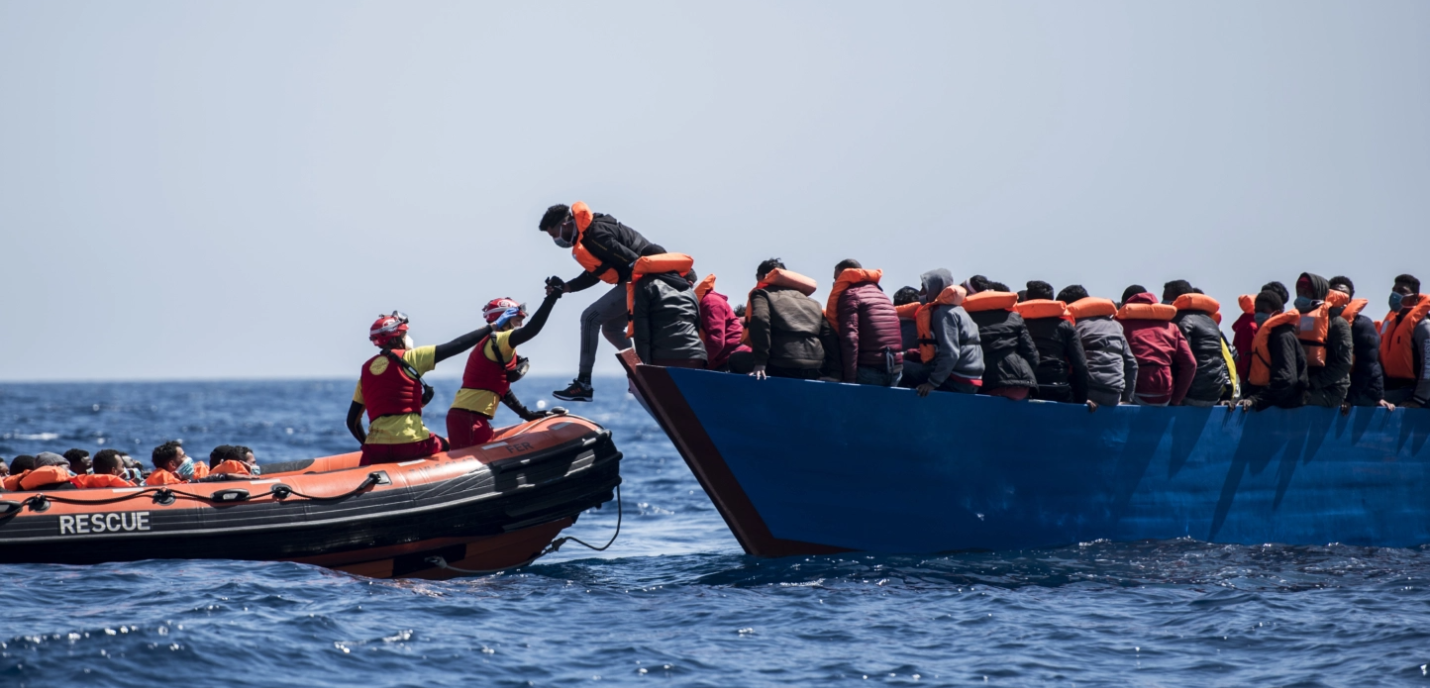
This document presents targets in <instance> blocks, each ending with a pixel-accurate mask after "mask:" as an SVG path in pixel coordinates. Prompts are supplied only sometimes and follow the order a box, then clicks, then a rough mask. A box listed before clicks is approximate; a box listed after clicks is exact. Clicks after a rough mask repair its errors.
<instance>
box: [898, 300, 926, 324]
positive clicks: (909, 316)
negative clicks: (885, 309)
mask: <svg viewBox="0 0 1430 688" xmlns="http://www.w3.org/2000/svg"><path fill="white" fill-rule="evenodd" d="M922 306H923V304H921V303H919V302H918V301H914V302H913V303H906V304H904V305H902V306H894V314H895V315H897V316H899V319H900V320H913V319H914V318H915V317H916V316H917V315H918V313H919V308H920V307H922Z"/></svg>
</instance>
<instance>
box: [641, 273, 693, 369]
mask: <svg viewBox="0 0 1430 688" xmlns="http://www.w3.org/2000/svg"><path fill="white" fill-rule="evenodd" d="M699 320H700V305H699V304H698V303H696V301H695V289H694V287H692V286H691V285H690V282H688V281H686V279H685V278H684V277H682V276H680V275H677V274H675V273H673V272H666V273H661V274H657V275H646V276H645V277H643V278H641V280H640V281H639V282H637V283H636V289H635V299H634V303H633V304H632V308H631V322H632V324H633V325H634V330H635V336H634V338H633V339H634V340H635V348H636V355H637V356H640V359H641V360H642V361H645V362H646V363H653V362H655V361H661V360H701V361H704V360H706V353H705V343H704V342H702V341H701V340H700V330H699V326H698V324H697V323H698V322H699Z"/></svg>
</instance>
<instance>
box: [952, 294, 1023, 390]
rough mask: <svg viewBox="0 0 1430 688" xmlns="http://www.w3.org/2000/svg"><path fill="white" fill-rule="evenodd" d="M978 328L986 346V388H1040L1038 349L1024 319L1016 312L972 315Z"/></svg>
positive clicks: (1000, 311) (984, 346) (992, 312)
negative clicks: (1037, 373) (1037, 372)
mask: <svg viewBox="0 0 1430 688" xmlns="http://www.w3.org/2000/svg"><path fill="white" fill-rule="evenodd" d="M969 316H970V317H972V318H973V322H974V323H976V324H977V325H978V337H979V340H980V342H981V344H982V345H983V389H984V391H988V390H994V389H999V388H1002V387H1028V388H1033V387H1037V386H1038V377H1037V375H1036V374H1035V373H1034V372H1033V370H1034V369H1035V368H1037V367H1038V363H1039V361H1040V359H1039V358H1038V346H1037V345H1036V344H1034V343H1033V337H1032V335H1030V334H1028V327H1027V326H1026V325H1025V324H1024V323H1023V316H1021V315H1019V314H1017V313H1014V312H1013V311H1005V310H991V311H979V312H977V313H969Z"/></svg>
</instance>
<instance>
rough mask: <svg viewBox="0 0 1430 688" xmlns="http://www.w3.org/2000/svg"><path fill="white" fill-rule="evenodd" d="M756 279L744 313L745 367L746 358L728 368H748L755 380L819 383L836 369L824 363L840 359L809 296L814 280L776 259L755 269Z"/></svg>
mask: <svg viewBox="0 0 1430 688" xmlns="http://www.w3.org/2000/svg"><path fill="white" fill-rule="evenodd" d="M755 280H756V283H755V288H754V289H752V290H750V296H749V305H748V306H747V307H746V309H745V334H746V335H747V339H748V343H749V345H750V355H749V357H748V363H747V364H743V363H741V359H744V358H745V357H744V356H736V357H733V358H731V366H730V367H731V369H732V370H734V371H736V372H742V371H743V369H744V368H745V366H746V365H748V369H749V374H750V375H752V376H754V377H755V379H758V380H763V379H765V378H766V377H788V378H796V379H800V380H818V379H819V378H820V377H821V376H822V375H824V374H825V372H826V371H833V370H835V369H836V367H835V366H833V365H830V364H829V361H828V360H827V359H828V357H830V356H838V352H839V343H838V342H837V341H836V340H835V337H834V328H833V327H832V326H831V325H830V324H829V321H828V320H826V319H825V317H824V309H823V308H821V307H820V305H819V302H818V301H815V300H814V299H811V298H809V295H810V294H813V293H814V291H815V289H817V288H818V284H817V283H816V282H815V281H814V279H812V278H809V277H805V276H804V275H801V274H799V273H797V272H794V271H792V270H790V269H789V268H786V267H785V264H784V263H783V262H781V261H780V259H779V258H770V259H768V260H765V261H763V262H761V263H760V264H759V267H757V268H756V269H755Z"/></svg>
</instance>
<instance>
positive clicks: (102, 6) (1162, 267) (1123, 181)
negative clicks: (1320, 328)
mask: <svg viewBox="0 0 1430 688" xmlns="http://www.w3.org/2000/svg"><path fill="white" fill-rule="evenodd" d="M1427 35H1430V3H1427V2H1423V1H1421V0H1410V1H1406V2H1364V1H1357V2H1321V1H1314V0H1311V1H1307V0H1297V1H1293V2H1277V1H1270V0H1268V1H1264V2H1254V3H1247V2H1156V3H1149V2H1141V1H1128V2H1079V3H1068V2H947V1H940V2H893V3H873V2H862V3H851V2H832V1H821V2H748V3H746V2H724V3H670V2H637V3H630V2H601V3H590V2H571V3H562V2H527V3H496V2H490V3H478V2H382V3H376V2H352V1H342V2H329V1H322V0H305V2H299V3H295V2H263V1H257V2H255V1H248V2H241V3H240V2H231V3H196V2H182V1H178V0H175V1H172V2H146V1H127V2H123V3H116V2H83V1H78V2H63V3H57V2H29V1H23V2H22V1H17V0H0V241H3V243H2V244H0V245H3V247H4V248H3V251H4V253H3V255H4V257H5V259H4V261H3V263H0V271H3V272H0V274H3V276H4V287H3V289H0V318H3V321H4V322H5V323H6V325H7V327H6V332H5V333H4V336H3V337H0V342H3V343H0V381H31V380H35V381H42V380H131V379H133V380H138V379H226V378H344V377H352V378H355V377H356V376H357V374H358V370H359V368H360V366H361V365H362V363H363V361H364V360H366V359H367V358H368V357H369V356H372V355H373V354H374V353H375V350H374V349H373V348H372V346H371V344H369V343H368V341H367V329H368V327H369V325H370V324H371V323H372V321H373V320H374V319H375V318H376V316H377V315H378V314H379V313H383V312H388V311H391V310H393V309H400V310H402V311H404V312H405V313H407V314H408V315H410V316H411V318H412V328H413V329H412V333H413V335H414V337H415V339H416V340H417V341H418V343H419V344H424V343H425V344H435V343H439V342H443V341H447V340H449V339H451V338H453V337H456V336H457V335H460V334H462V333H464V332H467V331H469V330H471V329H474V328H476V327H477V326H478V325H479V324H481V308H482V306H483V304H485V303H486V302H487V301H488V300H489V299H492V298H496V297H500V296H511V297H513V298H516V299H519V300H524V301H529V302H531V304H532V306H533V307H534V306H535V305H536V303H537V302H538V301H539V300H540V297H541V294H542V282H543V280H544V279H545V278H546V277H547V276H548V275H560V276H562V277H564V278H567V279H569V278H572V277H574V276H576V274H578V272H579V269H580V268H579V267H578V266H577V265H576V263H575V262H574V261H573V260H572V258H571V257H570V254H569V252H568V251H564V250H561V249H558V248H557V247H555V246H554V245H553V244H552V242H551V241H550V239H549V238H547V237H546V236H545V235H543V234H540V233H538V232H537V230H536V224H537V220H538V219H539V218H540V216H541V213H542V211H543V210H544V209H545V208H546V207H547V206H548V205H551V204H553V203H571V202H574V201H576V200H584V201H586V202H587V203H588V204H590V205H591V206H592V208H594V209H595V210H596V211H597V212H604V213H608V214H610V215H613V216H615V217H616V218H618V219H620V220H621V221H622V222H624V223H626V224H627V225H630V226H631V227H634V228H635V229H637V230H638V231H640V232H641V233H643V234H644V235H645V236H646V237H648V238H649V239H650V240H652V241H654V242H656V243H659V244H661V245H663V246H665V247H666V248H667V249H669V250H672V251H680V252H683V253H688V254H690V255H692V256H694V257H695V259H696V269H697V271H699V272H700V273H702V274H705V273H709V272H714V273H716V274H717V275H718V276H719V277H718V282H717V287H716V289H717V291H719V292H722V293H724V294H727V295H729V296H730V297H731V300H732V302H740V301H743V299H744V294H745V293H746V292H747V291H748V290H749V289H750V288H751V287H752V286H753V282H754V276H753V273H754V269H755V266H756V264H758V263H759V261H760V260H762V259H764V258H767V257H771V256H778V257H781V258H783V259H784V261H785V263H786V264H787V265H788V266H789V268H790V269H793V270H795V271H798V272H802V273H805V274H808V275H810V276H813V277H815V278H817V279H818V280H819V282H820V286H821V288H820V291H819V292H818V293H817V294H816V295H815V297H816V298H819V299H821V300H822V299H823V297H824V296H825V295H826V294H827V293H828V292H827V289H828V285H829V284H830V282H831V281H832V279H831V278H832V274H831V273H832V270H833V266H834V264H835V263H836V262H838V261H839V260H841V259H843V258H850V257H852V258H856V259H858V260H860V261H861V262H863V264H864V265H865V266H866V267H877V268H882V269H883V270H884V271H885V277H884V286H885V289H886V290H887V291H889V292H890V293H892V292H893V291H894V289H896V288H897V287H899V286H901V285H904V284H911V285H916V284H917V282H918V275H919V274H920V273H922V272H924V271H926V270H929V269H932V268H936V267H944V268H948V269H950V270H951V271H952V272H953V273H954V275H955V276H956V277H958V278H959V279H962V278H965V277H967V276H969V275H971V274H974V273H978V274H984V275H987V276H989V277H990V278H992V279H995V280H998V281H1002V282H1005V283H1007V284H1010V285H1013V287H1014V288H1015V289H1016V288H1020V287H1021V286H1022V285H1023V284H1024V283H1025V282H1026V281H1027V280H1032V279H1041V280H1045V281H1048V282H1051V283H1052V284H1053V285H1054V287H1055V288H1058V289H1061V288H1062V287H1063V286H1065V285H1067V284H1070V283H1081V284H1083V285H1085V286H1086V287H1087V288H1088V290H1089V291H1091V292H1092V293H1093V294H1095V295H1101V296H1107V297H1111V298H1117V297H1118V296H1120V295H1121V293H1122V290H1123V288H1124V287H1126V286H1127V285H1129V284H1133V283H1138V284H1143V285H1146V286H1148V287H1151V288H1152V289H1153V291H1155V292H1158V293H1160V291H1161V289H1160V286H1161V284H1162V283H1163V282H1166V281H1168V280H1172V279H1187V280H1190V281H1191V282H1192V283H1193V284H1195V285H1197V286H1199V287H1201V288H1202V289H1204V290H1205V291H1206V292H1207V293H1208V294H1210V295H1212V296H1214V297H1216V298H1218V299H1220V300H1221V301H1222V303H1223V304H1225V310H1227V311H1228V312H1229V313H1231V312H1234V311H1235V309H1236V306H1235V299H1236V296H1237V295H1238V294H1242V293H1251V292H1254V291H1255V290H1256V289H1257V288H1259V286H1260V285H1261V284H1262V283H1264V282H1266V281H1268V280H1272V279H1279V280H1281V281H1283V282H1286V283H1288V284H1290V283H1292V282H1293V281H1294V280H1295V279H1296V276H1297V275H1299V274H1300V273H1301V272H1303V271H1311V272H1316V273H1319V274H1321V275H1323V276H1327V277H1330V276H1332V275H1336V274H1346V275H1349V276H1351V277H1352V278H1353V279H1354V280H1355V282H1356V286H1357V291H1358V293H1357V296H1362V297H1366V298H1369V299H1370V301H1371V304H1372V306H1371V308H1370V309H1368V310H1369V312H1372V313H1374V314H1376V315H1377V316H1378V315H1379V314H1380V312H1381V311H1382V310H1383V309H1384V308H1386V307H1385V306H1384V305H1383V304H1384V303H1385V301H1386V296H1387V295H1388V293H1389V290H1390V286H1391V278H1392V277H1393V276H1394V275H1396V274H1399V273H1402V272H1410V273H1417V272H1418V274H1420V276H1421V277H1422V278H1424V279H1427V280H1430V261H1427V254H1430V231H1427V229H1430V40H1426V36H1427ZM599 293H600V291H599V290H596V289H592V290H588V291H586V292H583V293H580V294H575V295H570V296H567V297H566V298H564V299H562V300H561V301H560V302H559V303H558V304H557V306H556V311H555V313H554V314H553V317H552V321H551V322H550V323H549V324H548V325H547V327H546V329H545V330H544V331H543V332H542V334H541V336H540V337H538V338H537V339H536V340H534V341H533V342H531V343H530V344H528V345H526V346H524V347H523V349H522V353H523V355H527V356H530V357H531V360H532V363H533V370H534V372H535V373H537V374H553V375H554V374H570V373H574V371H575V368H576V363H577V342H576V333H577V331H578V318H579V314H580V311H581V309H582V308H584V307H585V305H586V304H588V303H590V302H591V301H592V300H594V299H595V298H596V297H597V296H598V295H599ZM1230 320H1231V318H1228V319H1227V322H1228V323H1229V322H1230ZM611 353H613V350H612V349H611V348H610V346H609V345H607V344H605V343H604V342H603V344H602V349H601V354H600V356H599V357H598V367H597V373H598V374H602V373H606V374H613V373H617V372H618V371H619V368H618V366H616V365H615V362H614V357H613V356H611ZM461 365H462V364H461V361H460V360H457V359H454V360H452V361H449V362H447V363H445V364H444V365H443V366H441V367H439V368H438V371H437V374H438V375H451V376H455V375H459V374H460V373H461Z"/></svg>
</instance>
